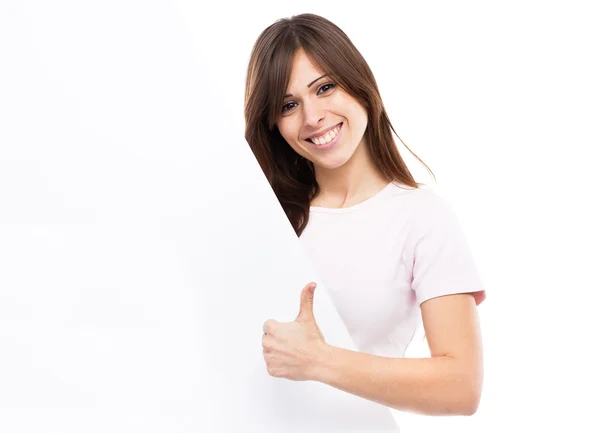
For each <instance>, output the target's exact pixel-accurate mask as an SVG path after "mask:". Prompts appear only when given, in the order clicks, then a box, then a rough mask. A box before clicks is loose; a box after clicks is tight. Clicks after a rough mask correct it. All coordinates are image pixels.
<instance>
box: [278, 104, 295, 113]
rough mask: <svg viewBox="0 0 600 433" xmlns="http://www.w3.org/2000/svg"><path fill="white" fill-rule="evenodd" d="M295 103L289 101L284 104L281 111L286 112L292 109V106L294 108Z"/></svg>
mask: <svg viewBox="0 0 600 433" xmlns="http://www.w3.org/2000/svg"><path fill="white" fill-rule="evenodd" d="M294 104H295V102H288V103H287V104H285V105H284V106H283V108H282V109H281V112H282V113H285V112H286V111H289V110H291V109H292V108H294ZM290 105H291V107H290Z"/></svg>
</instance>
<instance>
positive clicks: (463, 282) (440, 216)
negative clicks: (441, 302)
mask: <svg viewBox="0 0 600 433" xmlns="http://www.w3.org/2000/svg"><path fill="white" fill-rule="evenodd" d="M419 192H420V193H421V194H420V195H421V196H420V197H418V198H419V200H418V203H416V204H415V207H414V209H413V214H412V215H411V225H410V233H409V240H410V241H409V251H411V255H412V276H411V285H412V289H413V290H414V291H415V293H416V298H417V303H418V305H421V304H422V303H423V302H425V301H427V300H428V299H431V298H435V297H438V296H444V295H450V294H456V293H471V294H472V295H473V296H474V298H475V304H476V305H479V304H481V303H482V302H483V300H484V299H485V298H486V292H485V289H484V287H483V283H482V280H481V277H480V274H479V272H478V270H477V267H476V264H475V262H474V260H473V255H472V252H471V249H470V246H469V244H468V242H467V239H466V237H465V234H464V233H463V230H462V228H461V226H460V223H459V220H458V218H457V216H456V214H455V212H454V210H453V208H452V206H451V205H450V204H449V203H448V201H447V200H446V199H444V198H443V197H441V196H440V195H438V194H437V193H435V192H434V191H431V190H420V191H419Z"/></svg>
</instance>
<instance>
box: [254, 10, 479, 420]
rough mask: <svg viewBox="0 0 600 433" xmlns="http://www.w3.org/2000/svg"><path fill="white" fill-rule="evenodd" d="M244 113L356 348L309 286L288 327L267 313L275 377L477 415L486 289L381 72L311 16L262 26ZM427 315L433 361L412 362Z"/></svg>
mask: <svg viewBox="0 0 600 433" xmlns="http://www.w3.org/2000/svg"><path fill="white" fill-rule="evenodd" d="M245 120H246V140H247V141H248V143H249V145H250V147H251V149H252V151H253V152H254V155H255V156H256V158H257V160H258V162H259V164H260V166H261V168H262V170H263V171H264V173H265V175H266V177H267V179H268V181H269V183H270V184H271V186H272V188H273V190H274V192H275V194H276V195H277V197H278V199H279V201H280V203H281V206H282V207H283V209H284V211H285V213H286V215H287V216H288V219H289V221H290V223H291V224H292V226H293V227H294V229H295V230H296V233H297V234H298V236H299V238H300V240H301V243H302V245H303V247H305V248H306V251H307V252H308V254H309V257H310V258H311V259H312V262H313V263H314V264H315V266H316V268H317V271H318V273H319V275H320V276H321V277H322V279H323V281H324V282H325V283H326V285H327V287H328V289H329V294H330V296H331V298H332V301H333V303H334V305H335V306H336V308H337V310H338V311H339V313H340V316H341V317H342V319H343V321H344V323H345V325H346V327H347V329H348V331H349V333H350V335H351V337H352V338H353V340H354V342H355V344H356V347H357V348H358V350H360V352H355V351H350V350H345V349H342V348H338V347H333V346H330V345H328V344H326V343H325V341H324V338H323V335H322V333H321V332H320V330H319V327H318V325H317V323H316V320H315V317H314V315H313V310H312V302H313V296H314V288H315V284H314V283H309V284H308V285H307V286H305V287H304V289H303V290H302V292H301V304H300V313H299V315H298V317H297V318H296V320H295V321H294V322H290V323H280V322H277V321H274V320H267V321H266V322H265V325H264V329H263V331H264V335H263V342H262V343H263V353H264V358H265V362H266V365H267V371H268V373H269V374H271V375H272V376H274V377H281V378H287V379H290V380H316V381H320V382H323V383H326V384H328V385H331V386H333V387H336V388H338V389H340V390H343V391H346V392H349V393H352V394H355V395H358V396H361V397H363V398H366V399H369V400H372V401H375V402H377V403H380V404H383V405H385V406H388V407H391V408H395V409H398V410H401V411H409V412H414V413H420V414H430V415H471V414H473V413H475V412H476V410H477V407H478V405H479V401H480V396H481V389H482V383H483V355H482V343H481V337H480V329H479V323H478V317H477V311H476V306H477V305H479V304H480V303H481V302H482V301H483V300H484V298H485V291H484V289H483V288H482V283H481V280H480V277H479V275H478V272H477V270H476V267H475V264H474V262H473V259H472V257H471V253H470V250H469V246H468V245H467V242H466V239H465V237H464V235H463V233H462V231H461V228H460V226H459V223H458V220H457V219H456V216H455V214H454V213H453V211H452V208H451V206H450V205H449V204H448V203H447V202H446V201H445V200H444V199H442V197H440V196H438V195H437V194H435V193H434V192H433V191H430V190H426V189H421V188H419V186H420V185H421V184H419V183H418V182H415V180H414V179H413V176H412V175H411V174H410V172H409V170H408V168H407V166H406V164H405V163H404V161H403V160H402V157H401V156H400V154H399V152H398V149H397V147H396V144H395V142H394V139H393V136H392V131H393V132H394V133H395V131H394V130H393V128H392V125H391V123H390V121H389V119H388V117H387V114H386V112H385V109H384V107H383V103H382V100H381V97H380V95H379V90H378V87H377V84H376V82H375V78H374V77H373V74H372V73H371V70H370V68H369V66H368V65H367V63H366V62H365V60H364V58H363V57H362V55H361V54H360V53H359V52H358V50H357V49H356V48H355V47H354V45H353V44H352V42H351V41H350V40H349V39H348V37H347V36H346V34H345V33H344V32H343V31H342V30H341V29H339V28H338V27H337V26H336V25H334V24H333V23H331V22H330V21H328V20H326V19H325V18H323V17H320V16H317V15H313V14H302V15H297V16H294V17H292V18H290V19H281V20H278V21H276V22H275V23H274V24H272V25H271V26H269V27H268V28H266V29H265V30H264V31H263V32H262V34H261V35H260V36H259V38H258V40H257V41H256V43H255V45H254V47H253V50H252V53H251V57H250V61H249V66H248V72H247V79H246V93H245ZM411 153H412V152H411ZM413 155H414V154H413ZM417 159H418V158H417ZM419 161H420V159H419ZM421 162H422V161H421ZM419 313H420V315H421V317H422V320H423V326H424V330H425V336H426V338H427V341H428V344H429V349H430V352H431V357H430V358H423V359H417V358H404V351H405V349H406V347H407V345H408V343H409V342H410V341H411V339H412V338H413V336H414V333H415V330H416V327H417V325H418V319H419Z"/></svg>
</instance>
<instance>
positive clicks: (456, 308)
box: [313, 294, 483, 415]
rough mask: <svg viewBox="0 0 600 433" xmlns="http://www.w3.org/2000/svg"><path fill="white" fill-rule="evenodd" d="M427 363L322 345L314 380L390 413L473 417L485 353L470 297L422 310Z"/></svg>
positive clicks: (449, 298) (439, 299)
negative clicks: (427, 346) (398, 411)
mask: <svg viewBox="0 0 600 433" xmlns="http://www.w3.org/2000/svg"><path fill="white" fill-rule="evenodd" d="M421 312H422V316H423V325H424V329H425V335H426V337H427V341H428V343H429V350H430V352H431V358H387V357H380V356H374V355H370V354H366V353H360V352H354V351H351V350H346V349H341V348H338V347H333V346H329V345H324V346H323V347H322V350H321V351H320V352H319V355H318V356H317V361H316V364H315V368H314V373H313V377H314V379H315V380H317V381H319V382H323V383H325V384H328V385H331V386H333V387H335V388H337V389H340V390H342V391H346V392H349V393H351V394H355V395H358V396H360V397H363V398H366V399H368V400H372V401H375V402H377V403H380V404H383V405H385V406H388V407H392V408H394V409H398V410H401V411H406V412H413V413H419V414H426V415H472V414H474V413H475V412H476V411H477V408H478V406H479V401H480V396H481V389H482V383H483V351H482V346H481V335H480V329H479V320H478V316H477V311H476V306H475V301H474V299H473V296H472V295H470V294H456V295H447V296H440V297H437V298H433V299H430V300H428V301H426V302H423V304H421Z"/></svg>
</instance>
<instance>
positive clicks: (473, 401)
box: [459, 386, 481, 416]
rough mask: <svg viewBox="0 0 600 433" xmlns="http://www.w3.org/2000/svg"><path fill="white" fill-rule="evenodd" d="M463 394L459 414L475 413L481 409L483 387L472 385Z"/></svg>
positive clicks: (468, 414) (471, 414) (469, 414)
mask: <svg viewBox="0 0 600 433" xmlns="http://www.w3.org/2000/svg"><path fill="white" fill-rule="evenodd" d="M463 395H464V398H463V399H462V404H461V410H460V413H459V415H463V416H473V415H475V413H477V409H479V402H480V401H481V387H479V386H471V387H469V389H468V390H467V391H466V392H465V393H464V394H463Z"/></svg>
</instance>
